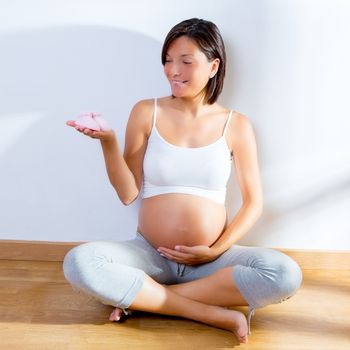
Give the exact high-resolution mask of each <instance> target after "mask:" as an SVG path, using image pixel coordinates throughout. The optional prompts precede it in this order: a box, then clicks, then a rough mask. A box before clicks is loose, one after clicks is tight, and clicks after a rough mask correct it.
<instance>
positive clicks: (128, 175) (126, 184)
mask: <svg viewBox="0 0 350 350" xmlns="http://www.w3.org/2000/svg"><path fill="white" fill-rule="evenodd" d="M101 146H102V151H103V156H104V160H105V165H106V170H107V174H108V178H109V181H110V183H111V184H112V186H113V187H114V189H115V191H116V192H117V194H118V197H119V199H120V201H121V202H122V203H123V204H125V205H129V204H130V203H131V202H132V201H133V200H134V199H135V198H136V197H137V196H138V193H139V189H138V188H137V185H136V180H135V177H134V174H133V173H132V172H131V170H130V169H129V167H128V165H127V163H126V161H125V159H124V156H123V154H122V152H121V150H120V148H119V145H118V141H117V139H116V137H113V138H111V139H108V140H101Z"/></svg>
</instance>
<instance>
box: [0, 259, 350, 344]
mask: <svg viewBox="0 0 350 350" xmlns="http://www.w3.org/2000/svg"><path fill="white" fill-rule="evenodd" d="M303 272H304V281H303V285H302V288H301V289H300V291H299V292H298V293H297V295H295V296H294V297H293V298H291V299H289V300H287V301H285V302H284V303H282V304H275V305H270V306H268V307H266V308H264V309H258V310H257V311H256V313H255V316H254V317H253V321H252V334H251V335H250V338H249V343H248V344H242V345H239V344H238V343H237V342H236V340H235V338H234V336H233V334H231V333H230V332H228V331H225V330H220V329H216V328H213V327H210V326H207V325H204V324H201V323H197V322H194V321H190V320H185V319H181V318H176V317H167V316H160V315H154V314H147V313H138V314H135V315H132V316H131V317H130V318H128V319H127V320H126V321H125V322H123V323H116V322H110V321H108V316H109V314H110V312H111V311H112V309H113V307H112V306H106V305H103V304H101V303H99V302H98V301H95V300H94V299H89V298H88V297H86V296H83V295H81V294H77V293H75V292H74V291H73V290H72V288H71V287H70V285H69V284H68V283H67V282H66V281H65V279H64V276H63V273H62V263H61V262H40V261H11V260H0V287H1V288H0V349H1V350H2V349H6V350H10V349H11V350H17V349H18V350H19V349H20V350H27V349H28V350H29V349H33V350H41V349H43V350H52V349H62V350H73V349H74V350H80V349H82V350H83V349H84V350H90V349H91V350H92V349H93V350H99V349H101V350H102V349H103V350H109V349H113V350H115V349H153V350H157V349H201V350H204V349H232V348H235V347H237V348H238V347H240V348H245V349H259V350H263V349H276V350H284V349H308V350H309V349H317V350H322V349H327V350H338V349H339V350H340V349H341V350H346V349H350V270H342V271H340V270H339V271H336V270H304V271H303ZM237 310H240V311H244V312H246V310H247V309H246V308H245V307H241V308H237Z"/></svg>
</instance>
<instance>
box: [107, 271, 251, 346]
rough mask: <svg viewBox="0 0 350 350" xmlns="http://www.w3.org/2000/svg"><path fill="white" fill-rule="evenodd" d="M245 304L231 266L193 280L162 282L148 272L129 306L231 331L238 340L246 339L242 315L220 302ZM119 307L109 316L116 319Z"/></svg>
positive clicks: (231, 304)
mask: <svg viewBox="0 0 350 350" xmlns="http://www.w3.org/2000/svg"><path fill="white" fill-rule="evenodd" d="M238 305H239V306H246V305H248V303H247V302H246V300H245V299H244V298H243V296H242V295H241V294H240V292H239V290H238V289H237V287H236V286H235V283H234V280H233V278H232V267H226V268H223V269H220V270H218V271H216V272H215V273H213V274H212V275H210V276H207V277H204V278H200V279H197V280H194V281H190V282H186V283H181V284H175V285H162V284H159V283H157V282H155V281H154V280H153V279H152V278H150V277H149V276H147V277H146V280H145V283H144V285H143V287H142V288H141V290H140V291H139V293H138V294H137V296H136V298H135V299H134V301H133V302H132V304H131V305H130V309H131V310H142V311H148V312H154V313H159V314H166V315H173V316H181V317H185V318H189V319H193V320H196V321H199V322H203V323H206V324H210V325H212V326H215V327H219V328H223V329H227V330H230V331H232V332H234V334H235V335H236V337H237V339H238V340H239V341H240V342H243V343H246V342H247V341H248V335H247V334H248V325H247V320H246V317H245V316H244V315H243V314H242V313H241V312H238V311H234V310H228V309H227V308H224V307H222V306H226V307H227V306H238ZM122 313H123V311H122V310H121V309H118V308H116V309H115V310H114V311H113V313H112V314H111V317H110V320H112V321H113V320H118V319H120V317H121V314H122Z"/></svg>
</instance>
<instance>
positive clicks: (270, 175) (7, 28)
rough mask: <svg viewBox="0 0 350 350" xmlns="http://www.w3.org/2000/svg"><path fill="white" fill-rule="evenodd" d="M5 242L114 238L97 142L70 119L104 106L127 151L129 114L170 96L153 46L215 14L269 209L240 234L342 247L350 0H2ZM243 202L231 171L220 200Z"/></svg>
mask: <svg viewBox="0 0 350 350" xmlns="http://www.w3.org/2000/svg"><path fill="white" fill-rule="evenodd" d="M0 5H1V11H0V52H1V55H0V77H1V79H0V131H1V137H0V179H1V181H0V209H1V210H0V239H11V240H43V241H74V242H80V241H89V240H96V239H103V240H107V239H113V240H122V239H127V238H131V237H132V236H134V234H135V230H136V227H137V213H138V208H139V205H140V199H138V200H137V201H135V202H134V203H133V204H132V205H130V206H123V205H122V204H121V203H120V202H119V200H118V197H117V195H116V193H115V192H114V189H113V188H112V187H111V186H110V185H109V181H108V178H107V175H106V172H105V168H104V161H103V157H102V152H101V148H100V145H99V141H96V140H91V139H89V138H86V137H84V136H83V135H80V134H78V133H76V132H74V130H73V129H71V128H69V127H68V126H66V125H65V121H66V120H67V119H72V118H73V119H74V117H75V116H76V114H77V113H78V112H80V111H84V110H97V111H100V112H102V113H103V115H104V116H105V118H106V119H108V120H109V121H110V123H111V124H112V126H113V127H114V128H115V130H116V133H117V137H118V140H119V144H120V145H121V148H122V149H123V148H124V133H125V127H126V123H127V119H128V117H129V113H130V110H131V108H132V106H133V105H134V103H135V102H137V101H138V100H140V99H145V98H152V97H155V96H165V95H168V94H169V93H170V90H169V87H168V84H167V82H166V80H165V78H164V77H163V71H162V65H161V62H160V51H161V47H162V42H163V40H164V38H165V36H166V34H167V32H168V31H169V30H170V28H171V27H172V26H173V25H175V24H176V23H178V22H180V21H181V20H183V19H187V18H191V17H199V18H204V19H208V20H211V21H213V22H215V23H216V24H217V25H218V27H219V28H220V30H221V32H222V35H223V37H224V40H225V43H226V48H227V53H228V67H227V77H226V81H225V88H224V93H223V94H222V96H221V98H220V101H219V102H220V103H222V104H223V105H225V106H226V107H228V108H231V109H234V110H236V111H239V112H241V113H243V114H245V115H247V116H248V117H249V118H250V120H251V121H252V123H253V126H254V129H255V132H256V137H257V142H258V148H259V162H260V167H261V175H262V182H263V187H264V188H263V189H264V214H263V216H262V217H261V218H260V219H259V221H258V222H257V223H256V225H255V226H254V228H252V229H251V230H250V231H249V232H248V233H247V234H246V235H245V236H244V237H243V238H242V239H241V240H240V241H239V242H238V243H239V244H247V245H262V246H268V247H281V248H301V249H334V250H344V249H350V220H349V217H350V215H349V213H350V176H349V175H350V138H349V137H348V135H349V130H350V128H349V127H350V119H349V116H350V113H349V112H350V107H349V104H348V101H347V98H346V97H348V83H349V81H350V68H349V62H350V47H349V46H350V44H349V43H350V40H349V33H350V24H349V23H350V21H349V19H350V4H349V2H347V1H345V0H344V1H340V0H327V1H326V0H318V1H316V0H307V1H301V0H284V1H283V2H282V1H277V0H275V1H273V0H220V1H217V2H215V3H213V1H209V0H198V1H194V0H192V1H191V0H177V1H176V3H174V2H170V1H164V0H131V1H130V0H128V1H112V0H110V1H107V0H89V1H86V0H75V1H68V0H59V1H58V0H57V1H39V0H31V1H24V0H23V1H19V0H8V1H4V0H0ZM239 205H240V194H239V190H238V186H237V184H236V181H235V173H234V170H233V173H232V177H231V178H230V181H229V184H228V196H227V201H226V206H227V209H228V212H229V220H231V219H232V217H233V216H234V215H235V213H236V211H237V210H238V208H239Z"/></svg>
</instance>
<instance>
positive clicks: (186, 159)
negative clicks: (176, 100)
mask: <svg viewBox="0 0 350 350" xmlns="http://www.w3.org/2000/svg"><path fill="white" fill-rule="evenodd" d="M231 116H232V111H230V114H229V116H228V118H227V121H226V124H225V128H224V131H223V134H222V136H221V137H220V138H219V139H217V140H216V141H214V142H213V143H211V144H209V145H206V146H202V147H182V146H176V145H173V144H171V143H169V142H167V141H166V140H165V139H164V138H163V137H162V136H161V135H160V134H159V132H158V130H157V128H156V119H157V99H155V100H154V114H153V127H152V130H151V133H150V136H149V138H148V144H147V148H146V151H145V155H144V160H143V192H142V196H141V198H148V197H153V196H157V195H161V194H165V193H185V194H191V195H197V196H202V197H205V198H209V199H211V200H213V201H215V202H217V203H221V204H224V203H225V197H226V185H227V181H228V178H229V177H230V174H231V168H232V156H231V152H230V149H229V147H228V145H227V142H226V139H225V133H226V129H227V125H228V124H229V122H230V119H231Z"/></svg>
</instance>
